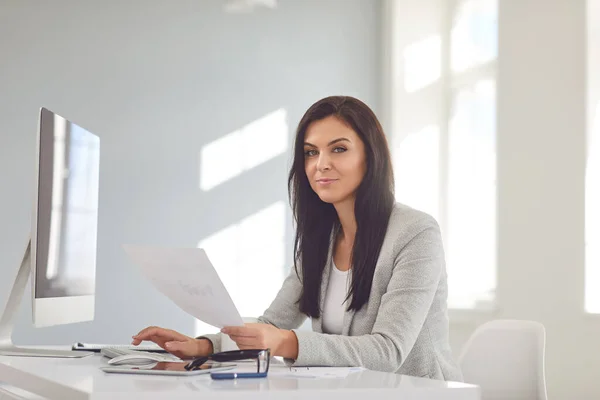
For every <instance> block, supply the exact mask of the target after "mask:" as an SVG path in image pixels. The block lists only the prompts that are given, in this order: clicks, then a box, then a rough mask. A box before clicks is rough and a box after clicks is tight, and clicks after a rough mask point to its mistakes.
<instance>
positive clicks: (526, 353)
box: [458, 320, 547, 400]
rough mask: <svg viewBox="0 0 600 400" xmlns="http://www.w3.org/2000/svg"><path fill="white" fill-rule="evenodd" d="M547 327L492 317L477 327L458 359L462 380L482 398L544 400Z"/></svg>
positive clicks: (488, 399) (545, 395)
mask: <svg viewBox="0 0 600 400" xmlns="http://www.w3.org/2000/svg"><path fill="white" fill-rule="evenodd" d="M545 351H546V330H545V329H544V326H543V325H542V324H540V323H538V322H534V321H521V320H495V321H490V322H487V323H485V324H483V325H481V326H479V327H478V328H477V329H476V330H475V332H474V333H473V334H472V335H471V337H470V338H469V340H468V341H467V343H466V344H465V346H464V348H463V351H462V353H461V355H460V357H459V359H458V363H459V365H460V367H461V369H462V372H463V376H464V380H465V382H467V383H472V384H475V385H479V386H480V387H481V395H482V397H481V399H482V400H547V393H546V375H545V367H544V365H545V364H544V359H545Z"/></svg>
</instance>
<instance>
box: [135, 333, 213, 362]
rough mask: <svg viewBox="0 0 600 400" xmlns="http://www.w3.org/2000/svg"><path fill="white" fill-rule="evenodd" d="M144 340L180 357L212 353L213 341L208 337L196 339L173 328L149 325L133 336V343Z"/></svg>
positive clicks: (136, 343)
mask: <svg viewBox="0 0 600 400" xmlns="http://www.w3.org/2000/svg"><path fill="white" fill-rule="evenodd" d="M144 340H147V341H151V342H154V343H156V344H157V345H159V346H160V347H162V348H163V349H165V350H166V351H168V352H169V353H171V354H173V355H174V356H176V357H179V358H182V359H184V358H194V357H202V356H207V355H209V354H212V352H213V348H212V343H211V341H210V340H208V339H195V338H193V337H189V336H186V335H184V334H182V333H179V332H176V331H174V330H172V329H165V328H160V327H158V326H149V327H148V328H145V329H142V330H141V331H140V333H138V334H137V335H134V336H133V341H132V342H131V344H133V345H135V346H137V345H139V344H140V343H142V342H143V341H144Z"/></svg>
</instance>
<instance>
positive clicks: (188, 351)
mask: <svg viewBox="0 0 600 400" xmlns="http://www.w3.org/2000/svg"><path fill="white" fill-rule="evenodd" d="M164 349H165V350H167V351H168V352H169V353H172V354H175V355H176V356H177V357H180V358H190V357H196V356H198V353H199V351H198V345H197V343H196V341H193V340H191V341H186V342H178V341H170V342H166V343H165V344H164Z"/></svg>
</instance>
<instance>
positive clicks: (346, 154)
mask: <svg viewBox="0 0 600 400" xmlns="http://www.w3.org/2000/svg"><path fill="white" fill-rule="evenodd" d="M304 168H305V171H306V176H307V178H308V181H309V182H310V187H311V188H312V189H313V190H314V191H315V193H317V195H318V196H319V197H320V198H321V200H323V201H324V202H326V203H331V204H336V203H341V202H344V201H346V200H348V199H354V195H355V192H356V190H357V189H358V186H359V185H360V183H361V182H362V179H363V177H364V175H365V171H366V169H367V161H366V155H365V146H364V143H363V141H362V140H361V139H360V137H359V136H358V134H357V133H356V132H354V130H352V128H350V127H349V126H348V125H346V124H345V123H343V122H342V121H340V120H339V119H338V118H336V117H334V116H330V117H327V118H324V119H322V120H319V121H315V122H313V123H311V124H310V125H309V126H308V128H307V129H306V135H305V138H304Z"/></svg>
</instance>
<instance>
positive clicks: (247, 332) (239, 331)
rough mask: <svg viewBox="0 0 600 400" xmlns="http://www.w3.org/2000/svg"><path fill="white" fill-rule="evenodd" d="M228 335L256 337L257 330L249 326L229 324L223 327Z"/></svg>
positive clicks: (223, 330) (222, 330)
mask: <svg viewBox="0 0 600 400" xmlns="http://www.w3.org/2000/svg"><path fill="white" fill-rule="evenodd" d="M221 332H223V333H224V334H226V335H229V336H246V337H254V336H256V330H255V329H254V328H252V327H248V326H228V327H225V328H223V329H221Z"/></svg>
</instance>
